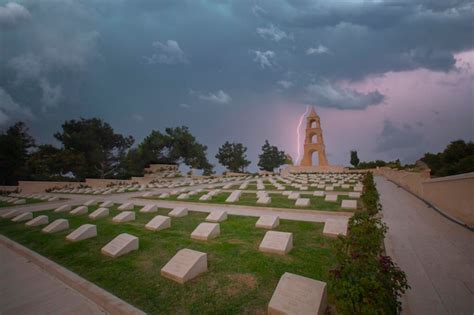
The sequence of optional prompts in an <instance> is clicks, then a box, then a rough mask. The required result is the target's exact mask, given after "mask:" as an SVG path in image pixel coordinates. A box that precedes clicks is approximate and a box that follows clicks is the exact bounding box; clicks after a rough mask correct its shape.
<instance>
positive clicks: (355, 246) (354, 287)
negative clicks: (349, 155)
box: [331, 173, 409, 314]
mask: <svg viewBox="0 0 474 315" xmlns="http://www.w3.org/2000/svg"><path fill="white" fill-rule="evenodd" d="M364 186H365V190H364V193H363V195H362V196H361V198H362V201H363V203H364V206H365V207H364V210H363V211H361V212H357V213H355V214H354V216H352V218H351V219H350V220H349V231H348V234H347V236H339V238H338V240H337V242H336V244H335V252H336V260H337V267H336V268H335V269H333V270H332V271H331V277H332V280H333V281H332V285H331V288H332V291H333V293H334V295H335V298H336V301H335V306H336V309H337V312H338V313H340V314H398V313H399V312H400V311H401V302H400V301H399V299H400V297H401V296H402V295H403V293H405V291H406V290H407V289H408V288H409V286H408V283H407V280H406V276H405V273H404V272H403V271H402V270H401V269H400V268H399V267H398V266H397V265H396V264H395V263H394V262H393V261H392V260H391V258H390V257H389V256H386V255H385V254H384V250H383V240H384V238H385V234H386V232H387V226H386V225H385V223H383V222H382V220H381V219H380V218H379V217H378V216H377V213H378V212H379V211H381V209H382V208H381V205H380V203H379V194H378V192H377V188H376V186H375V182H374V177H373V174H372V173H367V175H366V176H365V178H364Z"/></svg>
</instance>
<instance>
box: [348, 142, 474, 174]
mask: <svg viewBox="0 0 474 315" xmlns="http://www.w3.org/2000/svg"><path fill="white" fill-rule="evenodd" d="M420 161H421V162H423V163H424V164H426V166H428V168H429V169H430V170H431V175H432V176H434V177H442V176H450V175H457V174H464V173H469V172H474V143H473V142H472V141H469V142H466V141H464V140H455V141H452V142H451V143H449V144H448V145H447V146H446V148H445V149H444V150H443V151H442V152H438V153H429V152H428V153H425V155H424V156H423V157H422V158H421V159H420ZM350 162H351V164H352V166H354V168H356V169H370V168H376V167H383V166H387V167H391V168H396V169H416V168H417V165H416V164H417V163H415V164H405V165H402V164H401V163H400V160H395V161H389V162H386V161H382V160H376V161H368V162H361V161H360V160H359V157H358V156H357V151H351V154H350Z"/></svg>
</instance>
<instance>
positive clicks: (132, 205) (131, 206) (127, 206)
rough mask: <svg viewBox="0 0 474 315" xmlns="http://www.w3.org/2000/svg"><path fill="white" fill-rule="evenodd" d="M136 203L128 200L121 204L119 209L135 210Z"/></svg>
mask: <svg viewBox="0 0 474 315" xmlns="http://www.w3.org/2000/svg"><path fill="white" fill-rule="evenodd" d="M133 207H134V204H133V203H132V202H127V203H124V204H122V205H120V206H119V207H118V208H117V210H120V211H125V210H133Z"/></svg>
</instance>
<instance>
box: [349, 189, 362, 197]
mask: <svg viewBox="0 0 474 315" xmlns="http://www.w3.org/2000/svg"><path fill="white" fill-rule="evenodd" d="M349 198H360V192H352V191H351V192H350V193H349Z"/></svg>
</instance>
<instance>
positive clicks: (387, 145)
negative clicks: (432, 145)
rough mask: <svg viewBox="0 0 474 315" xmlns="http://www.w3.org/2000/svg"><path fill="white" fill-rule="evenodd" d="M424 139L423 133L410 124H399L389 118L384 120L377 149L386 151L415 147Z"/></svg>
mask: <svg viewBox="0 0 474 315" xmlns="http://www.w3.org/2000/svg"><path fill="white" fill-rule="evenodd" d="M422 141H423V137H422V135H421V134H420V133H418V132H417V131H415V130H413V128H412V127H411V126H410V125H409V124H406V123H404V124H402V126H399V125H398V124H396V123H395V122H393V121H391V120H389V119H387V120H385V121H384V124H383V129H382V132H381V133H380V135H379V138H378V141H377V151H378V152H385V151H392V150H400V149H405V148H413V147H416V146H417V145H418V146H419V145H420V144H421V142H422Z"/></svg>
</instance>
